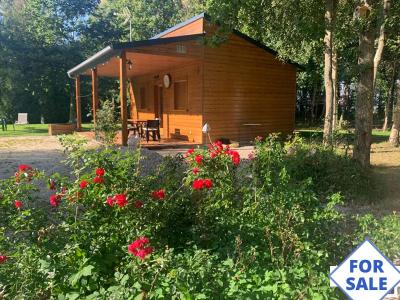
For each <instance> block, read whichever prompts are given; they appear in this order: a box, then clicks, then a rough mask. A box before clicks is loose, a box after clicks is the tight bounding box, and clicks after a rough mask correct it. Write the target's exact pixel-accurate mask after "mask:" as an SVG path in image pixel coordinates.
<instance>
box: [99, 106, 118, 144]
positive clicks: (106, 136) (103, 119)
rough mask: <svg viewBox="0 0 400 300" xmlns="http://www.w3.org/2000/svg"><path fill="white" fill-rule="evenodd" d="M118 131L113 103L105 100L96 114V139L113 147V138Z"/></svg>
mask: <svg viewBox="0 0 400 300" xmlns="http://www.w3.org/2000/svg"><path fill="white" fill-rule="evenodd" d="M119 130H120V120H119V118H118V117H117V113H116V111H115V106H114V102H112V101H109V100H106V101H104V102H103V103H102V105H101V109H99V110H98V111H97V112H96V124H95V126H94V132H95V136H96V139H98V140H100V141H102V142H103V143H105V144H106V145H113V144H114V141H115V137H116V135H117V133H118V131H119Z"/></svg>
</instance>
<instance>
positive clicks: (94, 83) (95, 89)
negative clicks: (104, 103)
mask: <svg viewBox="0 0 400 300" xmlns="http://www.w3.org/2000/svg"><path fill="white" fill-rule="evenodd" d="M98 93H99V92H98V79H97V68H93V69H92V110H93V123H94V124H95V125H96V111H97V109H98V108H99V94H98Z"/></svg>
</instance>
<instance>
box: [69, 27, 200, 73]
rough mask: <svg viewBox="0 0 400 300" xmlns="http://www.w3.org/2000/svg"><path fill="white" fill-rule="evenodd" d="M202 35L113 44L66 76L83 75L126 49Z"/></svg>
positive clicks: (197, 37) (181, 40)
mask: <svg viewBox="0 0 400 300" xmlns="http://www.w3.org/2000/svg"><path fill="white" fill-rule="evenodd" d="M203 36H204V34H201V33H200V34H192V35H184V36H176V37H170V38H163V39H150V40H143V41H133V42H124V43H113V44H111V45H110V46H107V47H106V48H104V49H103V50H101V51H99V52H97V53H96V54H94V55H93V56H91V57H89V58H88V59H86V60H85V61H83V62H82V63H80V64H79V65H77V66H75V67H74V68H72V69H71V70H69V71H68V72H67V73H68V76H69V77H70V78H75V77H77V76H79V75H80V74H82V73H84V72H85V71H87V70H89V69H93V68H95V67H96V66H98V65H99V64H102V63H105V62H106V61H108V60H109V59H110V58H111V57H114V56H119V55H121V52H122V51H124V50H128V49H134V48H137V47H146V46H153V45H160V44H169V43H176V42H185V41H191V40H196V39H199V38H201V37H203Z"/></svg>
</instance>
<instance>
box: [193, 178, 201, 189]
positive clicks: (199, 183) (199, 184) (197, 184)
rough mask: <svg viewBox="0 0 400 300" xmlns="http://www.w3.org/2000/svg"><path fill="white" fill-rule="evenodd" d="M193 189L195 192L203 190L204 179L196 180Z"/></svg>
mask: <svg viewBox="0 0 400 300" xmlns="http://www.w3.org/2000/svg"><path fill="white" fill-rule="evenodd" d="M192 187H193V188H194V189H195V190H201V189H202V188H203V179H195V180H194V181H193V184H192Z"/></svg>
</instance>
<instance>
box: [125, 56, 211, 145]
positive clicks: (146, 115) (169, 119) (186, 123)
mask: <svg viewBox="0 0 400 300" xmlns="http://www.w3.org/2000/svg"><path fill="white" fill-rule="evenodd" d="M202 72H203V71H202V64H201V62H196V63H192V64H189V65H185V66H183V67H177V68H174V69H167V70H164V71H160V72H157V73H156V74H151V75H145V76H139V77H134V78H133V79H132V82H133V95H131V97H132V98H133V99H138V98H139V97H140V96H139V93H140V88H141V87H146V94H147V101H148V102H147V104H148V105H147V107H146V109H140V107H138V106H137V105H134V106H132V107H131V116H132V117H133V118H134V119H138V120H150V119H154V118H155V112H154V110H155V106H154V86H155V85H159V86H161V85H162V79H163V76H164V75H165V74H170V75H171V86H170V87H169V88H168V89H166V88H163V100H164V102H163V104H164V105H163V109H164V113H163V127H162V129H161V135H162V137H163V138H181V139H185V140H188V141H190V142H196V143H202V142H203V140H202V138H203V136H202V132H201V128H202V120H203V118H202V91H203V84H202V76H203V75H202ZM175 80H176V81H179V80H187V84H188V86H187V87H188V91H187V93H188V104H187V107H186V109H183V110H175V109H174V82H175ZM136 103H137V101H136ZM177 133H179V134H177Z"/></svg>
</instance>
